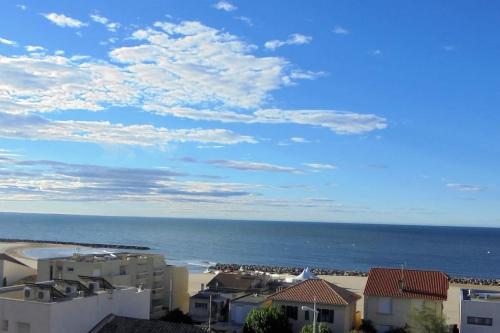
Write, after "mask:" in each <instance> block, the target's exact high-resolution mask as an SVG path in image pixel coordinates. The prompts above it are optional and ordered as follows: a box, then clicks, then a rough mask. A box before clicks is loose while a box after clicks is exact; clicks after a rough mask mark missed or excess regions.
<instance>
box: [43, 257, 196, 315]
mask: <svg viewBox="0 0 500 333" xmlns="http://www.w3.org/2000/svg"><path fill="white" fill-rule="evenodd" d="M80 275H84V276H98V277H104V278H106V280H108V281H109V282H110V283H111V284H113V285H117V286H133V287H139V286H142V287H143V288H146V289H151V317H152V318H158V317H161V316H162V315H164V314H165V312H166V310H173V309H180V310H182V311H183V312H187V311H188V309H189V294H188V271H187V269H186V268H185V267H176V266H171V265H167V264H166V263H165V258H164V257H163V255H160V254H150V253H114V254H113V253H106V254H86V255H82V254H78V253H75V254H74V255H73V256H71V257H63V258H51V259H40V260H38V278H37V281H47V280H52V279H54V278H58V279H70V280H78V279H79V276H80Z"/></svg>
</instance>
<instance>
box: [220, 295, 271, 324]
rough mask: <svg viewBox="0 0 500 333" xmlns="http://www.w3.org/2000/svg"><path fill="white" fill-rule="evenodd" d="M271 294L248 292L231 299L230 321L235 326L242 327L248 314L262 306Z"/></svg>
mask: <svg viewBox="0 0 500 333" xmlns="http://www.w3.org/2000/svg"><path fill="white" fill-rule="evenodd" d="M269 296H270V294H269V293H267V292H265V293H261V294H259V293H254V294H246V295H243V296H240V297H237V298H235V299H233V300H231V303H230V304H229V321H230V323H231V325H232V326H234V327H242V326H243V325H244V324H245V319H246V317H247V315H248V314H249V313H250V311H252V310H253V309H255V308H258V307H261V306H262V305H263V304H264V303H265V302H266V300H267V298H268V297H269Z"/></svg>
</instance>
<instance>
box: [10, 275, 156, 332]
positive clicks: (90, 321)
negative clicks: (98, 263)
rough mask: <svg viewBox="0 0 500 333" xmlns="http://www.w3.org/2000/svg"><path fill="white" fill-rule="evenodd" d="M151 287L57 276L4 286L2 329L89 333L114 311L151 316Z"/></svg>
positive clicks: (141, 316) (121, 313)
mask: <svg viewBox="0 0 500 333" xmlns="http://www.w3.org/2000/svg"><path fill="white" fill-rule="evenodd" d="M150 295H151V294H150V291H149V290H147V289H142V290H140V289H137V288H135V287H113V286H112V285H110V284H109V283H108V282H107V281H106V280H104V279H95V278H89V279H84V283H80V282H78V281H67V280H54V281H47V282H42V283H33V284H26V285H17V286H11V287H4V288H0V331H1V332H12V333H30V332H31V333H68V332H72V333H87V332H89V331H90V330H91V329H92V328H93V327H94V326H96V325H97V324H98V323H99V322H100V321H101V320H103V319H104V318H106V317H107V316H109V315H111V314H114V315H117V316H125V317H132V318H139V319H149V303H150Z"/></svg>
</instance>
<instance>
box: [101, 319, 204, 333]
mask: <svg viewBox="0 0 500 333" xmlns="http://www.w3.org/2000/svg"><path fill="white" fill-rule="evenodd" d="M91 332H96V333H139V332H141V333H206V331H205V330H202V329H201V328H199V327H196V326H193V325H188V324H179V323H172V322H166V321H161V320H146V319H136V318H129V317H118V316H113V317H112V318H110V320H109V321H107V322H106V323H103V325H102V327H99V328H96V329H95V330H92V331H91Z"/></svg>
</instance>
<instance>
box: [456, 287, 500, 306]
mask: <svg viewBox="0 0 500 333" xmlns="http://www.w3.org/2000/svg"><path fill="white" fill-rule="evenodd" d="M462 299H463V300H465V301H473V302H493V303H500V291H498V290H481V289H462Z"/></svg>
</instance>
